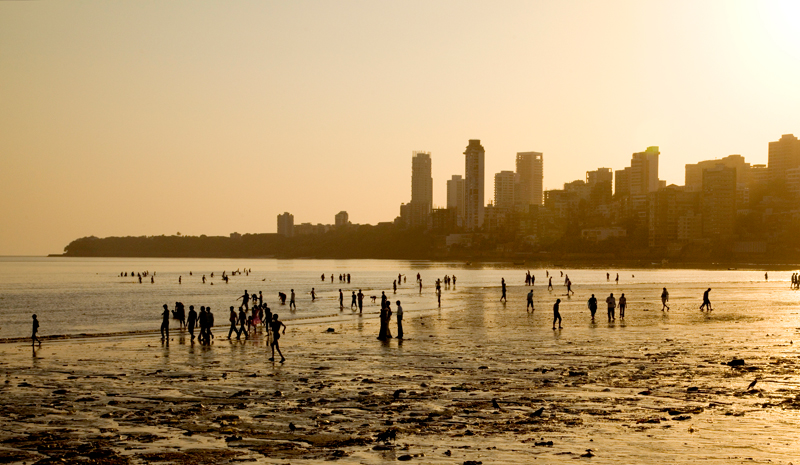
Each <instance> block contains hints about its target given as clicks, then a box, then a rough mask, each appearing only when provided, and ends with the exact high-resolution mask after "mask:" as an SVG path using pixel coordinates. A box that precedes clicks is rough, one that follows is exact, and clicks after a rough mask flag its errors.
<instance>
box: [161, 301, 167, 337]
mask: <svg viewBox="0 0 800 465" xmlns="http://www.w3.org/2000/svg"><path fill="white" fill-rule="evenodd" d="M161 340H162V341H163V340H166V341H167V342H169V307H167V304H164V311H163V312H162V313H161Z"/></svg>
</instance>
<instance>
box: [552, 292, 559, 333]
mask: <svg viewBox="0 0 800 465" xmlns="http://www.w3.org/2000/svg"><path fill="white" fill-rule="evenodd" d="M559 304H561V299H556V303H555V304H553V329H556V320H558V329H561V313H560V312H559V311H558V306H559Z"/></svg>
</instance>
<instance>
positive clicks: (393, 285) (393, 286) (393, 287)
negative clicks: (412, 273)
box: [392, 281, 397, 294]
mask: <svg viewBox="0 0 800 465" xmlns="http://www.w3.org/2000/svg"><path fill="white" fill-rule="evenodd" d="M392 289H394V293H395V294H397V281H394V282H392Z"/></svg>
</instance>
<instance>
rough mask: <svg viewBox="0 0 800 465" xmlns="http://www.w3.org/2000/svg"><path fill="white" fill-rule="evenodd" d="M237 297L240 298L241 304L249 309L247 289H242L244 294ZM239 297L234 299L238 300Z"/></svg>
mask: <svg viewBox="0 0 800 465" xmlns="http://www.w3.org/2000/svg"><path fill="white" fill-rule="evenodd" d="M239 299H242V306H243V307H244V308H245V309H246V310H250V294H248V293H247V289H245V290H244V294H242V296H241V297H239ZM239 299H236V300H239Z"/></svg>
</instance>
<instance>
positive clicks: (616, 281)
mask: <svg viewBox="0 0 800 465" xmlns="http://www.w3.org/2000/svg"><path fill="white" fill-rule="evenodd" d="M614 282H615V283H617V284H619V273H617V278H616V279H615V280H614Z"/></svg>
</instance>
